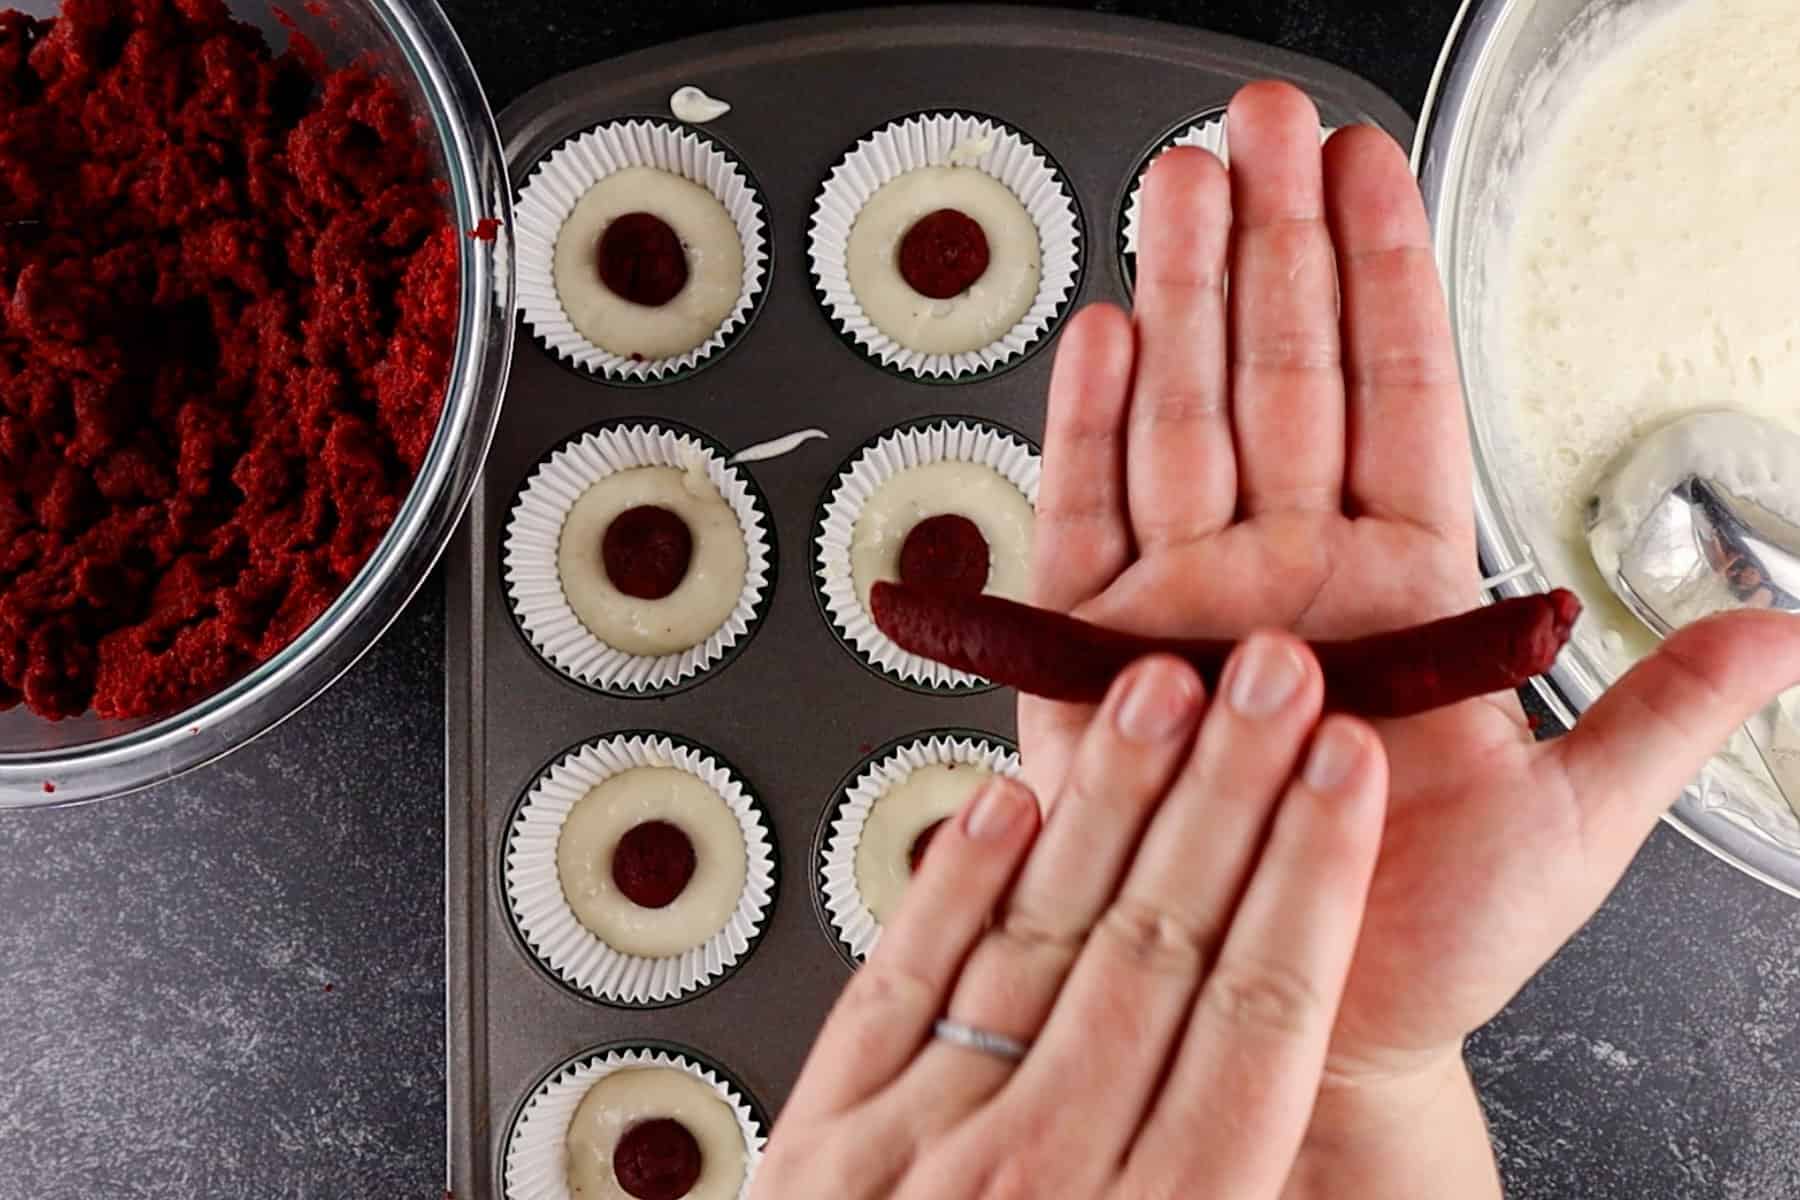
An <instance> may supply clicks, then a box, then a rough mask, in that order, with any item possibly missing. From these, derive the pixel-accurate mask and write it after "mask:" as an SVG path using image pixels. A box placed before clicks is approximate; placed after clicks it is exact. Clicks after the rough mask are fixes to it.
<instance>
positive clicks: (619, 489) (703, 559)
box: [556, 467, 750, 655]
mask: <svg viewBox="0 0 1800 1200" xmlns="http://www.w3.org/2000/svg"><path fill="white" fill-rule="evenodd" d="M643 504H649V505H655V506H657V507H659V508H666V509H668V510H669V511H670V512H672V513H674V514H675V515H676V516H678V517H680V518H681V519H682V520H683V521H684V522H686V523H687V527H688V532H689V533H691V534H692V535H693V539H694V550H693V558H692V559H691V561H690V562H689V563H688V572H687V575H686V576H685V577H684V578H683V579H682V581H681V583H680V585H679V586H677V587H676V589H675V590H674V591H672V592H670V593H669V594H668V595H667V596H664V597H663V598H662V599H661V600H640V599H638V598H637V597H635V596H627V595H626V594H625V593H624V592H621V591H620V590H619V589H618V588H616V587H614V586H613V584H612V580H611V579H609V578H607V575H606V564H605V562H604V561H603V560H602V558H601V553H600V547H601V544H602V542H603V541H604V540H605V538H606V531H607V529H608V528H610V527H611V525H612V523H613V520H614V519H615V518H617V517H618V516H619V515H620V514H621V513H623V512H626V511H627V510H629V509H633V508H636V507H638V506H639V505H643ZM749 563H750V555H749V551H748V550H747V549H746V548H745V545H744V530H743V527H742V526H741V525H739V524H738V518H737V514H736V513H735V512H733V511H732V508H731V506H730V505H729V504H727V503H726V502H725V498H724V497H723V496H721V495H719V490H718V488H716V487H714V486H713V483H712V480H710V479H708V478H707V477H706V475H705V474H704V473H703V472H700V471H682V470H677V469H676V468H674V467H633V468H630V469H628V470H624V471H618V472H615V473H613V474H611V475H608V476H607V477H606V478H604V479H601V480H598V481H597V482H596V483H595V484H594V485H593V486H592V487H590V488H589V489H588V490H587V491H586V492H584V493H582V496H581V498H580V499H579V500H577V501H576V502H575V506H574V507H573V508H572V509H570V510H569V515H568V518H567V519H566V520H564V522H563V527H562V535H561V538H560V540H559V541H558V543H557V548H556V571H557V574H558V576H559V577H560V578H561V579H562V588H563V596H564V597H565V598H566V599H567V600H568V602H569V607H570V608H571V609H573V610H574V611H575V615H576V616H577V617H579V618H580V619H581V623H582V624H583V625H585V626H587V629H588V632H589V633H592V634H593V635H594V636H595V637H597V638H599V639H600V640H601V641H602V642H604V643H605V644H606V645H608V646H611V647H613V648H614V649H617V650H623V651H624V652H625V653H627V654H643V655H651V654H674V653H677V652H678V651H682V650H686V649H688V648H689V647H690V646H697V645H699V644H700V643H701V642H703V641H705V640H706V639H707V638H709V637H711V636H712V635H713V633H714V632H715V631H717V630H718V629H719V627H720V626H722V625H724V624H725V621H726V619H727V618H729V617H730V616H731V612H732V610H733V609H734V608H736V607H737V602H738V597H739V596H740V595H742V593H743V590H744V577H745V574H746V573H747V572H748V570H749Z"/></svg>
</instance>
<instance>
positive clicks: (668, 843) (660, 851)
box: [612, 821, 699, 908]
mask: <svg viewBox="0 0 1800 1200" xmlns="http://www.w3.org/2000/svg"><path fill="white" fill-rule="evenodd" d="M698 862H699V860H698V859H697V858H696V857H695V855H694V843H693V842H691V841H689V840H688V835H687V834H685V833H683V832H682V831H681V830H680V829H679V828H677V827H676V826H674V825H671V824H670V823H669V822H667V821H645V822H644V823H643V824H642V825H636V826H633V827H632V828H631V829H629V830H627V831H626V833H625V836H624V837H622V838H620V839H619V844H618V846H616V847H615V848H614V849H613V857H612V876H613V884H614V886H616V887H617V888H618V889H619V891H620V892H621V893H622V894H623V895H624V897H625V898H626V899H627V900H629V901H631V902H632V903H633V904H635V905H637V906H638V907H639V908H667V907H668V906H669V905H671V904H673V903H675V898H676V897H677V896H679V895H681V893H682V892H683V891H684V890H685V889H686V888H687V885H688V881H689V880H690V879H692V878H693V877H694V868H695V866H696V865H697V864H698Z"/></svg>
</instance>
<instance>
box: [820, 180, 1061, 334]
mask: <svg viewBox="0 0 1800 1200" xmlns="http://www.w3.org/2000/svg"><path fill="white" fill-rule="evenodd" d="M940 208H953V209H955V210H957V211H958V212H960V213H962V214H963V215H965V216H967V217H969V218H970V219H972V220H973V221H974V222H975V223H976V224H977V225H980V226H981V232H982V233H983V234H984V235H986V237H987V243H988V269H987V271H986V272H985V273H984V274H983V275H982V276H981V278H980V279H978V280H976V281H975V283H974V285H973V286H972V287H970V288H969V290H968V291H966V292H964V293H963V294H962V295H960V296H952V297H951V298H949V299H948V300H933V299H931V298H930V297H929V296H922V295H920V294H919V293H918V292H915V291H914V290H913V289H912V286H911V285H910V284H908V283H907V282H906V280H905V279H904V278H903V277H902V276H901V274H900V242H901V239H903V238H904V237H905V236H906V233H907V231H908V230H909V229H911V228H912V227H913V226H914V225H916V224H917V223H918V222H919V219H920V218H921V217H925V216H928V215H929V214H931V213H934V212H936V211H937V210H938V209H940ZM1042 259H1043V249H1042V247H1041V245H1040V244H1039V240H1038V231H1037V226H1036V225H1035V224H1033V223H1032V220H1031V214H1030V213H1028V212H1026V211H1025V206H1024V205H1023V204H1021V203H1019V199H1018V197H1016V196H1014V195H1013V194H1012V192H1011V191H1010V190H1009V189H1008V188H1007V186H1006V185H1005V184H1004V183H1001V182H1000V181H999V180H998V179H995V178H994V177H993V176H991V175H988V174H986V173H985V172H983V171H979V170H977V169H975V168H974V167H919V168H917V169H915V170H912V171H907V172H905V173H904V174H901V175H897V176H895V177H894V178H893V179H891V180H889V181H888V182H887V183H885V184H883V185H882V186H881V188H880V189H879V190H878V191H877V192H876V193H875V194H874V195H873V196H870V197H869V200H868V203H866V204H864V205H863V207H862V211H861V212H859V213H858V214H857V216H856V224H855V225H853V226H851V229H850V240H849V243H848V244H847V245H846V246H845V266H846V267H847V268H848V270H849V276H850V290H851V291H853V292H854V293H856V302H857V303H858V304H860V305H861V306H862V310H863V312H864V313H866V314H867V315H868V318H869V320H871V321H873V322H874V323H875V327H876V328H877V329H879V330H881V332H883V333H885V334H887V335H888V336H889V337H891V338H893V339H894V340H895V341H896V342H898V343H900V344H901V345H902V346H905V347H907V348H908V349H909V350H917V351H919V352H920V353H922V354H964V353H967V352H969V351H972V350H979V349H981V348H982V347H983V346H988V345H991V344H992V343H994V342H997V341H999V340H1000V339H1001V338H1002V337H1004V336H1005V335H1006V334H1007V332H1008V331H1009V330H1011V329H1012V327H1013V326H1015V325H1017V324H1018V323H1019V322H1020V321H1021V320H1022V319H1023V318H1024V316H1025V314H1026V313H1028V312H1030V311H1031V305H1032V302H1033V301H1035V300H1036V299H1037V293H1038V278H1039V276H1040V275H1041V273H1042V270H1043V266H1042Z"/></svg>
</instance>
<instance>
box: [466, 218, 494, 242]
mask: <svg viewBox="0 0 1800 1200" xmlns="http://www.w3.org/2000/svg"><path fill="white" fill-rule="evenodd" d="M469 236H470V237H472V238H474V239H475V240H476V241H478V242H491V241H494V240H495V239H497V238H498V237H499V236H500V222H499V221H498V220H496V219H495V218H493V217H483V218H481V220H479V221H477V222H475V228H473V229H471V230H469Z"/></svg>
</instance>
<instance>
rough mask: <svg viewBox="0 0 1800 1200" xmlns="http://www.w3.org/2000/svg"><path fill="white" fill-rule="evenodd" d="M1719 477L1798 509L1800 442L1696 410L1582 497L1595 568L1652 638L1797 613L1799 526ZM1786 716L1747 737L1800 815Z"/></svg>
mask: <svg viewBox="0 0 1800 1200" xmlns="http://www.w3.org/2000/svg"><path fill="white" fill-rule="evenodd" d="M1722 478H1724V479H1750V480H1755V481H1756V482H1755V483H1754V484H1752V485H1751V487H1753V488H1755V489H1758V490H1763V489H1771V488H1774V487H1777V486H1779V487H1782V488H1785V489H1787V490H1786V496H1788V497H1792V498H1793V502H1794V503H1795V504H1797V505H1800V438H1796V437H1795V436H1794V435H1793V434H1790V433H1788V432H1787V431H1786V430H1783V429H1780V428H1778V427H1776V426H1774V425H1771V424H1769V423H1768V422H1766V421H1763V420H1760V419H1758V418H1756V417H1752V416H1749V415H1747V414H1744V413H1738V412H1705V413H1696V414H1694V415H1693V416H1689V417H1683V418H1681V419H1680V420H1677V421H1674V422H1672V423H1670V424H1669V425H1666V426H1664V427H1662V428H1661V429H1658V430H1657V431H1655V432H1654V433H1652V434H1650V435H1649V436H1648V437H1645V438H1642V439H1640V440H1639V441H1638V442H1637V443H1635V444H1634V445H1632V446H1629V447H1627V448H1626V449H1625V451H1624V452H1623V453H1621V454H1620V455H1619V457H1618V458H1617V459H1615V460H1614V461H1613V462H1612V463H1611V464H1610V465H1609V466H1608V468H1607V472H1606V475H1605V477H1604V478H1603V479H1602V480H1601V482H1600V485H1599V487H1598V488H1597V489H1596V491H1595V495H1594V498H1593V499H1592V500H1591V501H1590V502H1589V505H1588V512H1587V534H1588V546H1589V549H1590V550H1591V551H1592V552H1593V556H1594V562H1595V565H1597V566H1598V567H1599V568H1600V574H1601V575H1602V576H1603V577H1604V578H1605V579H1606V582H1607V584H1608V585H1609V586H1610V587H1611V588H1612V590H1613V591H1614V592H1616V593H1617V594H1618V597H1619V599H1620V600H1622V601H1624V603H1625V606H1626V607H1627V608H1629V609H1630V610H1631V611H1632V612H1633V613H1634V614H1636V616H1637V617H1638V619H1639V620H1641V621H1643V623H1644V624H1645V625H1647V626H1649V627H1650V629H1651V630H1652V631H1654V632H1655V633H1656V634H1657V636H1659V637H1667V636H1668V635H1669V634H1670V633H1672V632H1673V631H1674V630H1676V629H1678V628H1680V627H1681V626H1683V625H1686V624H1688V623H1689V622H1691V621H1697V620H1699V619H1700V618H1701V617H1705V616H1709V615H1711V614H1713V613H1716V612H1722V611H1724V610H1726V609H1732V608H1767V609H1775V610H1779V611H1782V612H1789V613H1800V525H1796V524H1795V523H1794V522H1793V521H1791V520H1789V519H1788V518H1786V517H1784V516H1782V515H1780V514H1778V513H1775V512H1772V511H1771V510H1770V509H1768V508H1767V507H1765V506H1764V505H1762V504H1760V503H1757V502H1756V501H1754V500H1751V499H1748V498H1746V497H1745V496H1744V495H1741V494H1739V492H1737V491H1734V490H1733V489H1732V487H1731V486H1728V485H1727V484H1726V483H1724V482H1721V479H1722ZM1765 494H1767V492H1766V491H1765ZM1783 720H1784V717H1783V714H1782V712H1781V706H1780V703H1779V702H1777V703H1775V704H1771V705H1770V706H1769V708H1768V709H1766V710H1765V711H1764V713H1763V715H1762V717H1761V718H1759V720H1758V721H1756V722H1753V723H1752V724H1751V725H1749V726H1747V727H1746V732H1748V733H1749V734H1750V740H1751V742H1752V744H1754V745H1755V746H1756V751H1757V753H1758V754H1760V755H1761V756H1762V760H1763V765H1764V766H1766V767H1767V768H1768V770H1769V774H1770V775H1771V776H1772V777H1773V778H1774V780H1775V784H1776V786H1777V787H1778V788H1780V789H1781V791H1782V793H1783V797H1784V798H1785V799H1786V800H1787V802H1788V804H1789V806H1790V807H1792V808H1793V809H1794V810H1795V811H1796V812H1797V813H1800V755H1796V754H1792V753H1789V752H1787V751H1785V750H1782V751H1776V750H1775V749H1774V746H1775V745H1777V744H1782V743H1787V742H1788V741H1789V740H1790V739H1789V738H1788V737H1787V736H1785V735H1784V736H1781V737H1776V736H1774V733H1773V731H1778V730H1781V728H1782V722H1783ZM1765 725H1766V728H1767V729H1768V730H1769V731H1771V732H1769V733H1764V732H1761V730H1762V728H1763V727H1764V726H1765Z"/></svg>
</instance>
